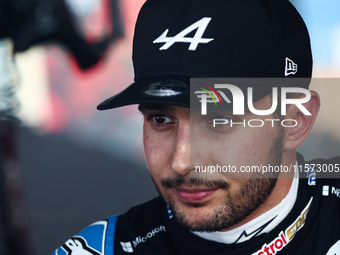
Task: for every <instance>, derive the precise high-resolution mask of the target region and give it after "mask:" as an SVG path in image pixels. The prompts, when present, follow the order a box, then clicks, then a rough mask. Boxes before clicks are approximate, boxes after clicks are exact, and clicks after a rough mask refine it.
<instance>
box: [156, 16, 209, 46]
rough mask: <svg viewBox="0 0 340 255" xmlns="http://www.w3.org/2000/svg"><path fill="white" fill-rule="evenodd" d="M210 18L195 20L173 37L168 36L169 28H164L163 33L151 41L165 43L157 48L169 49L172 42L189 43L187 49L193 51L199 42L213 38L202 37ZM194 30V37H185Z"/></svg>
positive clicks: (206, 41) (207, 41) (205, 41)
mask: <svg viewBox="0 0 340 255" xmlns="http://www.w3.org/2000/svg"><path fill="white" fill-rule="evenodd" d="M210 20H211V18H208V17H204V18H202V19H200V20H199V21H196V22H195V23H194V24H192V25H190V26H188V27H187V28H185V29H184V30H182V31H181V32H179V33H178V34H177V35H175V36H174V37H168V36H167V35H168V32H169V29H166V30H165V31H164V32H163V34H161V35H160V36H159V37H158V38H157V39H156V40H154V41H153V43H165V44H164V45H163V46H162V47H160V48H159V50H167V49H169V48H170V47H171V46H172V45H173V44H174V43H178V42H181V43H190V45H189V49H188V50H191V51H195V50H196V48H197V46H198V44H199V43H209V42H211V41H212V40H214V38H202V36H203V33H204V31H205V30H206V28H207V26H208V24H209V22H210ZM195 29H197V30H196V33H195V35H194V37H185V36H186V35H187V34H189V33H191V32H192V31H194V30H195Z"/></svg>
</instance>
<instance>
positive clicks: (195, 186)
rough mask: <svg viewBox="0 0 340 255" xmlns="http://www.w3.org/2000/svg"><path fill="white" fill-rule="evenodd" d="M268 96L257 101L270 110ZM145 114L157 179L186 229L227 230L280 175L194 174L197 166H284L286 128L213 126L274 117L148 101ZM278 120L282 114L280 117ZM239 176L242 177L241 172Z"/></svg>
mask: <svg viewBox="0 0 340 255" xmlns="http://www.w3.org/2000/svg"><path fill="white" fill-rule="evenodd" d="M270 106H271V99H270V97H269V96H267V97H265V98H263V99H262V100H259V101H258V102H256V103H255V104H254V107H255V108H256V109H259V110H260V109H269V108H270ZM140 109H141V111H142V113H143V115H144V127H143V134H144V149H145V155H146V160H147V164H148V167H149V171H150V174H151V176H152V179H153V181H154V183H155V185H156V188H157V189H158V191H159V193H160V194H161V195H162V197H163V198H164V200H165V201H166V203H167V204H168V205H169V206H170V208H171V209H172V210H173V212H174V214H175V217H176V218H177V219H178V221H179V222H180V223H181V224H182V225H183V226H184V227H186V228H188V229H191V230H196V231H220V230H223V229H227V228H229V227H231V226H233V225H235V224H237V223H238V222H240V221H241V220H242V219H244V218H245V217H246V216H248V215H249V214H250V213H251V212H253V211H254V210H255V209H256V208H258V206H259V205H260V204H262V203H263V202H264V201H265V200H266V199H267V197H268V196H269V195H270V194H271V192H272V190H273V188H274V187H275V184H276V178H273V177H277V176H276V175H270V174H269V175H266V176H258V175H257V176H258V177H261V178H252V177H254V174H248V175H246V176H242V178H235V177H233V176H232V175H228V174H226V175H224V176H219V177H218V178H197V176H196V177H194V178H190V173H193V172H194V171H195V166H202V167H203V166H216V165H217V164H218V165H219V166H228V165H230V166H235V167H236V169H240V167H241V166H260V165H261V164H262V165H268V164H270V165H280V164H281V159H282V146H283V130H282V128H280V127H278V125H277V124H275V125H274V127H272V124H271V122H267V123H265V125H264V126H262V127H259V128H255V127H249V126H248V125H246V127H244V126H243V125H233V127H231V126H230V125H229V124H226V125H222V126H219V127H215V128H214V127H213V119H214V118H219V119H220V118H225V119H228V120H229V121H230V119H232V120H233V122H243V119H245V120H246V123H247V122H248V120H250V119H262V120H265V119H268V118H269V117H271V118H273V119H274V118H275V117H273V116H255V115H253V114H252V113H249V112H248V113H246V114H245V115H244V116H238V117H235V116H232V115H231V113H229V112H219V113H216V112H215V113H212V114H209V113H208V115H206V116H201V114H200V112H199V111H197V112H192V113H191V118H190V110H189V109H188V108H184V107H178V106H169V105H147V106H143V105H142V106H141V107H140ZM276 119H277V118H276ZM238 177H240V175H239V176H238Z"/></svg>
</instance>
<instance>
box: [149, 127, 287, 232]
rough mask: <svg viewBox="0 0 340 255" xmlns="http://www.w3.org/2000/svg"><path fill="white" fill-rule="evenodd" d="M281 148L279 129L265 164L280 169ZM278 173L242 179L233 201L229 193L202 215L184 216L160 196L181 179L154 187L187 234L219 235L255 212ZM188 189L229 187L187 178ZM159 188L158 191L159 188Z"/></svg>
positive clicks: (281, 133) (180, 182) (225, 183)
mask: <svg viewBox="0 0 340 255" xmlns="http://www.w3.org/2000/svg"><path fill="white" fill-rule="evenodd" d="M282 147H283V129H282V128H280V130H279V134H278V135H277V137H276V138H275V139H274V144H273V146H272V148H271V150H270V153H269V155H268V160H267V161H268V162H267V164H270V165H271V166H280V165H281V163H282ZM278 174H279V173H268V174H267V175H261V176H257V177H255V176H254V178H249V179H246V180H245V181H244V182H242V183H241V184H240V188H239V190H238V192H237V194H236V195H235V196H234V198H232V197H231V195H230V193H229V192H227V195H226V197H225V199H224V202H223V203H222V204H221V205H219V206H217V207H216V208H215V209H214V211H213V212H212V213H211V212H209V213H205V214H203V215H202V213H200V212H199V211H198V212H197V214H196V215H187V214H186V213H185V211H183V210H181V209H180V208H179V206H178V205H176V203H175V201H174V200H173V199H172V198H171V197H170V196H169V195H166V194H162V192H161V190H162V188H161V187H166V188H175V187H180V185H182V184H184V183H185V182H186V181H185V179H184V177H183V176H179V175H178V176H176V177H171V178H166V179H162V180H161V184H159V185H158V184H157V183H156V182H155V181H154V183H155V186H156V188H157V190H158V192H159V193H160V194H161V196H162V197H163V199H164V200H165V201H166V203H167V204H168V205H169V207H170V208H171V210H172V212H173V213H174V217H175V218H176V219H177V221H178V222H179V223H180V224H181V225H182V226H183V227H185V228H186V229H188V230H191V231H204V232H212V231H221V230H223V229H228V228H230V227H232V226H233V225H235V224H237V223H239V222H240V221H242V220H243V219H244V218H245V217H247V216H248V215H250V214H251V213H252V212H253V211H255V210H256V209H257V208H258V207H259V206H260V205H261V204H262V203H263V202H265V200H266V199H267V198H268V196H269V195H270V194H271V193H272V191H273V189H274V187H275V185H276V182H277V177H278ZM190 185H191V186H192V187H195V186H196V187H206V188H222V189H226V190H228V189H230V184H229V183H228V182H226V181H225V180H223V179H215V180H211V179H210V180H204V179H198V178H191V179H190ZM159 186H161V187H159ZM191 206H192V207H200V205H196V206H195V205H191Z"/></svg>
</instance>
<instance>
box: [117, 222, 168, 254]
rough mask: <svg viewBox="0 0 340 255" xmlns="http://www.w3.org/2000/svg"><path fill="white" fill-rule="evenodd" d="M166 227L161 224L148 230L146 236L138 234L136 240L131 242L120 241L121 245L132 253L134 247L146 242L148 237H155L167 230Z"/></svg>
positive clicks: (124, 249)
mask: <svg viewBox="0 0 340 255" xmlns="http://www.w3.org/2000/svg"><path fill="white" fill-rule="evenodd" d="M165 231H166V230H165V227H164V226H163V225H160V226H159V227H157V228H155V229H153V230H151V231H150V232H148V233H147V234H146V235H145V236H137V237H136V238H135V240H133V241H132V243H131V242H120V245H121V246H122V249H123V251H125V252H127V253H132V252H133V248H136V247H137V245H138V244H141V243H144V242H146V241H147V240H148V239H150V238H152V237H154V236H155V235H156V234H157V233H159V232H165Z"/></svg>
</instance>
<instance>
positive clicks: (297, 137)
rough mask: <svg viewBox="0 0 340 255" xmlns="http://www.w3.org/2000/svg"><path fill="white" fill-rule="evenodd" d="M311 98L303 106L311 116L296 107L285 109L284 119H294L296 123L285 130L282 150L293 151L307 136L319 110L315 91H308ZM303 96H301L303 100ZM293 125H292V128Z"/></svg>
mask: <svg viewBox="0 0 340 255" xmlns="http://www.w3.org/2000/svg"><path fill="white" fill-rule="evenodd" d="M310 93H311V98H310V100H309V101H308V102H307V103H304V104H303V106H304V107H305V108H306V109H307V110H308V111H309V112H310V113H311V114H312V115H305V114H304V113H303V112H302V111H301V110H300V109H299V108H298V107H297V106H296V105H290V106H289V107H288V109H287V116H286V119H294V120H295V121H296V122H295V123H296V126H295V127H288V128H285V139H284V145H283V150H293V149H296V148H297V147H299V146H300V145H301V144H302V143H303V142H304V141H305V140H306V138H307V136H308V135H309V132H310V131H311V129H312V127H313V125H314V121H315V119H316V116H317V114H318V112H319V109H320V97H319V94H318V93H317V92H315V91H310ZM303 97H304V96H303V95H301V97H298V98H303ZM293 124H294V123H292V126H293Z"/></svg>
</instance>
